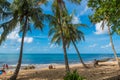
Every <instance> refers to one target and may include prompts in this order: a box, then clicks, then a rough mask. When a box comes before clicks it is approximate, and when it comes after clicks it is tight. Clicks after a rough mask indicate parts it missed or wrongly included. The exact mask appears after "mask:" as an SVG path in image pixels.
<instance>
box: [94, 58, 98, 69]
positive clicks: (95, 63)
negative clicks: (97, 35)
mask: <svg viewBox="0 0 120 80" xmlns="http://www.w3.org/2000/svg"><path fill="white" fill-rule="evenodd" d="M96 66H98V60H96V59H94V67H96Z"/></svg>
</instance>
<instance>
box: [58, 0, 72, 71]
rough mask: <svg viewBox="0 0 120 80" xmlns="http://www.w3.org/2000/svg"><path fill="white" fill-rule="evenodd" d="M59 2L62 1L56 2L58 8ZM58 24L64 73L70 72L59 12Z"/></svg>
mask: <svg viewBox="0 0 120 80" xmlns="http://www.w3.org/2000/svg"><path fill="white" fill-rule="evenodd" d="M61 1H62V0H57V4H58V6H59V2H61ZM59 9H61V7H60V6H59ZM58 22H59V25H60V30H61V38H62V44H63V51H64V59H65V68H66V72H70V68H69V64H68V56H67V51H66V45H65V39H64V36H63V30H62V25H61V12H59V18H58Z"/></svg>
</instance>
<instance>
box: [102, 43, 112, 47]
mask: <svg viewBox="0 0 120 80" xmlns="http://www.w3.org/2000/svg"><path fill="white" fill-rule="evenodd" d="M110 46H111V43H109V44H107V45H104V46H101V48H108V47H110Z"/></svg>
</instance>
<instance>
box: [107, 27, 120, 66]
mask: <svg viewBox="0 0 120 80" xmlns="http://www.w3.org/2000/svg"><path fill="white" fill-rule="evenodd" d="M108 33H109V36H110V43H111V46H112V50H113V52H114V56H115V59H116V61H117V62H118V66H119V67H120V62H119V59H118V56H117V53H116V50H115V47H114V44H113V40H112V35H111V32H110V26H108Z"/></svg>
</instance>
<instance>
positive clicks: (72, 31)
mask: <svg viewBox="0 0 120 80" xmlns="http://www.w3.org/2000/svg"><path fill="white" fill-rule="evenodd" d="M72 19H73V14H72V15H71V16H69V15H68V16H67V15H66V16H65V17H64V18H63V22H64V27H62V28H63V30H64V35H65V36H64V38H65V43H66V46H67V47H68V48H69V45H70V43H72V44H73V45H74V48H75V49H76V51H77V54H78V57H79V59H80V62H81V63H82V65H83V66H84V67H85V68H88V67H87V66H86V65H85V64H84V62H83V60H82V57H81V56H80V52H79V50H78V48H77V46H76V43H75V42H78V41H81V40H84V34H83V32H82V31H80V30H79V28H80V27H81V26H84V27H86V25H85V24H73V23H72V22H71V21H72Z"/></svg>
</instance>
